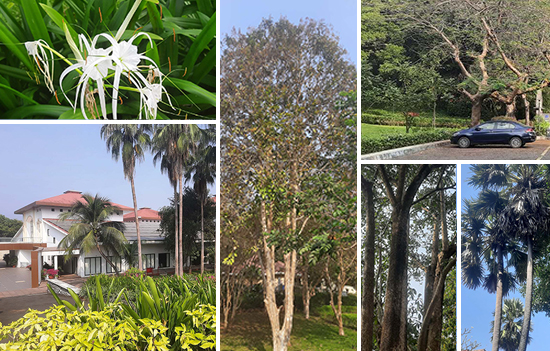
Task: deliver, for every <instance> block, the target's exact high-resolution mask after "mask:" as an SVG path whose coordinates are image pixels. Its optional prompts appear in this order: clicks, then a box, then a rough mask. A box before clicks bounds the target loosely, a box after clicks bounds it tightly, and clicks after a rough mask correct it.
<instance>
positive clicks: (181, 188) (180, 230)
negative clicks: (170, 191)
mask: <svg viewBox="0 0 550 351" xmlns="http://www.w3.org/2000/svg"><path fill="white" fill-rule="evenodd" d="M179 186H180V193H179V202H180V207H179V232H180V235H179V238H178V245H179V247H180V253H181V255H180V262H179V266H180V271H179V272H178V275H179V276H180V277H183V176H180V179H179Z"/></svg>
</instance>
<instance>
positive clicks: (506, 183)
mask: <svg viewBox="0 0 550 351" xmlns="http://www.w3.org/2000/svg"><path fill="white" fill-rule="evenodd" d="M472 170H473V171H474V176H473V177H472V178H471V179H470V184H473V185H478V186H483V187H484V188H492V189H495V191H497V190H498V191H500V193H501V194H502V198H504V199H505V201H506V203H505V206H504V208H503V209H502V211H500V212H499V214H498V215H497V216H495V223H496V226H497V227H498V229H499V230H500V231H503V232H507V233H509V235H510V236H511V237H513V239H514V240H519V241H520V242H521V243H522V244H523V245H525V246H526V247H527V266H526V268H525V267H523V268H518V269H517V270H516V272H518V274H519V275H524V274H525V278H526V282H527V284H526V291H525V312H524V318H523V327H522V329H521V338H520V343H519V351H525V349H526V348H527V341H528V336H529V328H528V326H529V325H530V322H531V301H532V290H533V259H534V258H533V251H534V245H536V244H537V243H540V242H542V241H544V240H542V239H544V238H543V235H547V234H546V229H547V227H548V218H549V214H550V212H549V209H548V207H547V206H546V204H545V197H546V196H547V194H548V190H547V189H548V183H549V173H550V172H549V171H548V166H547V165H525V164H516V165H511V166H507V165H475V166H473V167H472ZM495 312H497V314H496V315H495V320H496V321H498V318H497V317H499V316H498V309H497V310H495ZM497 324H498V325H500V324H499V323H497ZM493 336H495V334H494V333H493ZM497 338H498V335H497V337H496V338H494V339H493V350H496V349H495V341H496V340H495V339H497Z"/></svg>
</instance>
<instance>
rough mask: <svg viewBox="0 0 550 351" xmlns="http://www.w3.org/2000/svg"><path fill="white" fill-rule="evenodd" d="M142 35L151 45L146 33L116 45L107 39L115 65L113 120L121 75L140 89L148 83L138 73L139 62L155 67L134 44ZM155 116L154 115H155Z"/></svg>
mask: <svg viewBox="0 0 550 351" xmlns="http://www.w3.org/2000/svg"><path fill="white" fill-rule="evenodd" d="M140 35H143V36H145V37H147V39H149V42H150V43H151V46H152V45H153V44H152V40H151V37H150V36H149V34H147V33H137V34H135V35H134V36H132V37H131V38H130V39H129V40H128V41H121V42H120V43H117V42H116V40H115V38H112V37H111V38H107V39H108V40H109V41H110V42H111V43H112V44H113V46H112V49H113V53H112V59H113V63H114V65H115V68H114V69H115V76H114V80H113V93H112V101H113V102H112V106H113V110H112V112H113V118H114V119H117V99H118V89H119V86H120V77H121V76H122V74H123V73H128V80H129V81H130V84H133V85H135V86H136V88H137V89H142V87H143V86H147V84H148V81H147V79H146V78H145V77H144V76H143V74H142V73H141V72H140V71H139V67H138V66H139V63H140V62H141V60H145V61H150V62H151V63H152V64H153V65H154V66H155V67H156V63H155V61H153V60H152V59H150V58H149V57H147V56H145V55H143V54H140V53H138V47H137V46H136V45H134V44H132V43H133V42H134V40H135V39H136V38H137V37H139V36H140ZM155 115H156V113H155Z"/></svg>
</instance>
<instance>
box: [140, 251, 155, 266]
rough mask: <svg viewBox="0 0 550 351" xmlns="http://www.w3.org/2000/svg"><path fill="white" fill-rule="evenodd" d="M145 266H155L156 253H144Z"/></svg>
mask: <svg viewBox="0 0 550 351" xmlns="http://www.w3.org/2000/svg"><path fill="white" fill-rule="evenodd" d="M143 266H144V268H155V254H147V255H143Z"/></svg>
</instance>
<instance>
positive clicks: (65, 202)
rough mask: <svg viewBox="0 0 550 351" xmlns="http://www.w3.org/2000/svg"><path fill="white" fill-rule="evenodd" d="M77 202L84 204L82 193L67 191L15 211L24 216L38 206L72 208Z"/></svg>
mask: <svg viewBox="0 0 550 351" xmlns="http://www.w3.org/2000/svg"><path fill="white" fill-rule="evenodd" d="M76 201H80V202H84V200H83V197H82V192H80V191H74V190H68V191H65V192H64V193H63V194H61V195H57V196H53V197H49V198H47V199H43V200H38V201H35V202H33V203H31V204H28V205H27V206H25V207H23V208H20V209H18V210H17V211H15V212H14V213H15V214H23V212H25V211H27V210H30V209H31V208H34V207H37V206H56V207H72V206H73V204H74V203H75V202H76ZM111 205H112V206H115V207H117V208H119V209H121V210H123V211H131V210H132V207H128V206H124V205H119V204H116V203H114V202H111Z"/></svg>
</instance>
